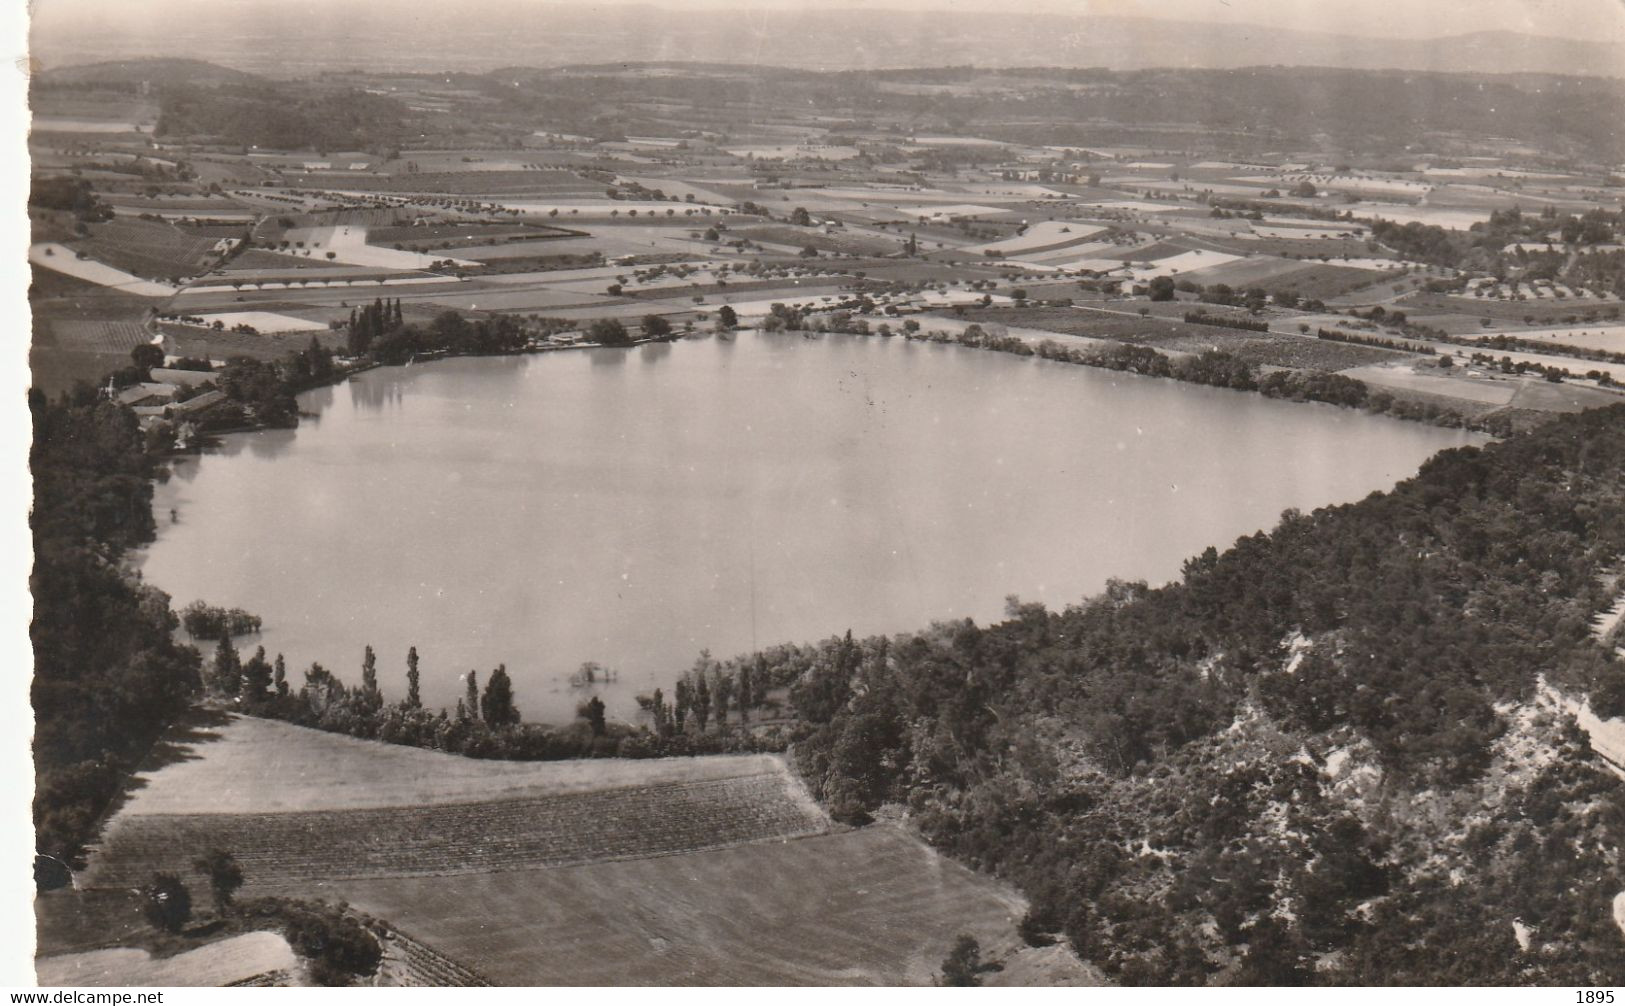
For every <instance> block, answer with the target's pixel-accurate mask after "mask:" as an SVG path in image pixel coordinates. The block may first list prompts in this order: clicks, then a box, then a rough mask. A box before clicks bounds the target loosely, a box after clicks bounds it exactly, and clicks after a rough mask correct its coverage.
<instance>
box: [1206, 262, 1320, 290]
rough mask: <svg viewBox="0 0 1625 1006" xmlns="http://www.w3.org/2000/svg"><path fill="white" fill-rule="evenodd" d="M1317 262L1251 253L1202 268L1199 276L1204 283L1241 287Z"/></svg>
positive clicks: (1298, 270)
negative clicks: (1234, 260)
mask: <svg viewBox="0 0 1625 1006" xmlns="http://www.w3.org/2000/svg"><path fill="white" fill-rule="evenodd" d="M1319 264H1321V263H1318V262H1304V261H1301V260H1298V259H1283V258H1278V257H1276V256H1271V255H1253V256H1250V257H1248V258H1244V259H1241V260H1239V261H1236V262H1226V263H1224V264H1223V265H1217V266H1210V267H1207V268H1204V269H1203V270H1202V271H1201V278H1202V280H1203V282H1204V283H1209V284H1211V283H1226V284H1229V285H1230V286H1232V287H1242V286H1249V285H1251V284H1254V283H1262V282H1265V281H1266V280H1272V279H1275V278H1276V277H1278V276H1286V275H1289V274H1291V273H1295V272H1300V271H1302V270H1304V269H1308V268H1312V267H1313V266H1315V265H1319Z"/></svg>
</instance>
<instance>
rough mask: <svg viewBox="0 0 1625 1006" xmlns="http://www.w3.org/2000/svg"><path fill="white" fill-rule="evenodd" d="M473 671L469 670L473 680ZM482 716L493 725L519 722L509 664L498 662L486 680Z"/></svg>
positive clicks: (481, 699)
mask: <svg viewBox="0 0 1625 1006" xmlns="http://www.w3.org/2000/svg"><path fill="white" fill-rule="evenodd" d="M473 680H474V678H473V672H472V671H471V672H469V681H470V682H472V681H473ZM480 718H481V719H483V720H485V722H486V723H488V724H490V725H491V726H493V727H502V726H508V725H510V724H514V723H518V722H519V710H518V709H517V708H515V706H514V704H513V682H512V681H510V680H508V665H507V664H498V665H497V669H496V670H494V671H492V672H491V677H490V678H489V679H487V680H486V682H485V694H484V695H483V696H481V697H480Z"/></svg>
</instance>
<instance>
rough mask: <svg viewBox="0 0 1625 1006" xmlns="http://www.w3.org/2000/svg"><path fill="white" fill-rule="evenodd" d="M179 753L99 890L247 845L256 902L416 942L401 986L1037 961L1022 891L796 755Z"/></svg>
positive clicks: (240, 729)
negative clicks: (289, 901)
mask: <svg viewBox="0 0 1625 1006" xmlns="http://www.w3.org/2000/svg"><path fill="white" fill-rule="evenodd" d="M159 762H161V763H162V764H161V765H159V764H155V766H154V767H153V768H152V769H151V770H149V771H145V772H142V773H141V774H140V778H141V781H142V785H141V786H140V787H139V789H137V791H136V792H135V793H134V794H133V796H132V798H131V799H130V801H129V803H128V804H126V805H125V807H124V808H123V809H122V810H120V811H119V812H118V814H116V815H115V816H114V817H113V818H112V820H110V821H109V822H108V824H107V825H106V827H105V829H104V832H103V837H102V839H101V841H100V842H99V843H98V845H97V847H96V848H95V849H94V850H93V851H92V853H91V855H90V857H89V863H88V868H87V869H86V870H85V871H84V873H83V874H82V875H81V876H80V877H79V881H78V882H79V886H80V887H81V889H82V891H83V892H84V896H86V897H96V896H98V895H99V894H100V893H101V892H107V893H109V894H110V893H112V892H114V891H122V890H127V889H129V888H131V887H135V886H139V885H140V884H142V883H143V882H145V881H146V880H147V879H148V878H150V877H151V876H152V874H153V873H154V872H155V871H160V870H168V871H174V872H177V873H179V874H181V875H182V876H183V877H184V878H186V879H187V880H188V881H189V882H190V884H191V886H192V887H193V889H194V890H196V889H203V888H206V886H207V885H206V879H205V878H203V877H201V876H199V875H197V874H196V872H195V870H194V868H193V867H192V865H191V859H192V858H193V857H194V856H195V855H196V851H195V850H199V849H210V848H221V849H227V850H230V851H231V852H232V853H233V855H234V856H235V857H236V859H237V860H238V862H239V863H240V864H241V865H242V867H243V871H244V873H245V875H246V878H247V881H248V883H247V886H246V888H245V891H244V893H245V894H246V895H257V894H281V895H294V896H305V897H308V896H311V895H321V896H324V897H327V898H331V899H342V900H345V901H348V902H349V903H350V904H352V905H354V906H356V907H357V908H359V909H361V910H362V911H365V912H367V913H368V914H370V915H373V916H375V917H377V918H380V919H383V920H385V921H386V922H387V924H389V925H390V926H392V927H394V928H398V929H399V931H400V932H401V933H402V934H403V936H404V937H405V938H404V939H403V941H402V942H400V943H399V944H398V945H395V946H393V947H392V949H391V954H392V963H386V968H385V971H386V975H387V976H389V977H388V980H391V981H399V982H401V983H404V984H425V983H435V982H437V981H444V982H455V983H460V984H461V983H473V982H476V981H491V982H496V983H499V984H555V983H557V984H583V983H594V982H598V981H610V980H612V976H615V975H619V976H620V977H619V979H618V980H619V981H621V982H628V981H630V982H632V983H635V984H689V983H707V984H738V983H747V984H749V983H789V984H816V983H829V982H833V981H842V982H858V983H875V984H893V983H898V982H923V981H929V980H930V976H931V974H932V970H933V969H934V968H935V967H936V966H937V964H938V963H939V962H940V960H941V958H942V955H943V953H944V952H945V948H946V947H947V946H948V945H949V944H950V943H951V942H952V940H953V938H954V937H955V935H956V934H957V933H960V932H973V933H976V934H977V935H978V936H979V937H981V938H982V939H983V943H984V946H986V947H988V948H990V949H996V950H998V951H1000V952H1003V953H1015V952H1016V951H1017V949H1018V943H1019V941H1017V940H1016V938H1015V933H1014V924H1015V921H1016V920H1017V919H1019V918H1020V915H1021V912H1022V911H1023V910H1024V906H1023V902H1022V900H1021V899H1020V898H1019V896H1017V895H1016V894H1015V893H1014V892H1012V891H1010V890H1009V889H1007V888H1005V887H1003V886H1002V885H1001V884H999V883H998V882H996V881H993V880H991V879H988V878H983V877H978V876H976V875H975V874H973V873H971V872H970V871H968V870H966V869H965V868H963V867H960V866H957V865H954V864H951V863H948V862H946V861H944V860H942V859H941V858H940V857H938V856H937V854H935V853H934V852H932V851H931V850H930V849H928V848H927V847H926V846H925V845H923V844H922V843H921V842H920V841H919V840H918V839H916V838H914V837H912V836H910V835H908V834H907V833H906V832H904V831H903V830H901V829H900V828H899V827H897V826H894V825H875V826H872V827H870V828H866V829H862V830H858V831H849V830H846V829H842V828H839V827H836V826H833V825H832V824H831V822H830V821H829V819H828V818H827V817H826V816H825V814H824V812H823V811H822V810H820V809H819V808H818V806H817V805H816V804H815V803H814V802H813V801H812V800H810V799H809V798H808V797H807V795H806V794H805V792H803V790H802V789H801V786H800V784H799V783H798V782H797V781H796V780H795V779H794V778H793V777H792V776H791V775H790V773H789V771H788V769H787V767H786V766H785V764H784V762H783V760H782V759H780V758H779V757H777V756H769V755H744V756H739V755H733V756H714V757H701V758H689V759H657V760H652V761H630V762H629V761H618V760H609V761H587V762H544V763H514V762H481V761H473V760H470V759H465V758H459V757H455V756H450V755H443V754H439V753H436V752H430V751H423V750H419V749H415V748H404V747H399V746H392V745H386V744H381V743H377V742H372V741H362V740H355V739H352V738H347V737H341V736H336V735H332V734H325V733H320V732H317V731H313V730H308V729H305V728H302V727H296V726H291V725H288V724H285V723H280V722H275V721H269V720H259V719H254V718H250V717H231V718H229V719H228V720H226V721H225V722H223V723H221V724H220V725H219V726H217V727H212V728H207V729H204V730H202V731H199V732H194V733H192V734H190V735H187V736H186V737H184V738H179V739H177V741H176V742H175V746H174V747H173V748H170V749H169V750H168V753H166V754H165V755H163V756H162V757H161V758H160V759H159ZM250 808H252V810H251V809H250ZM832 876H840V877H842V878H843V882H842V883H841V884H840V885H835V886H834V887H831V885H830V884H829V883H828V878H830V877H832ZM742 878H762V879H763V880H764V881H767V880H770V881H771V882H756V881H744V880H743V879H742ZM810 904H817V905H818V906H819V909H818V911H816V912H808V911H806V906H808V905H810ZM474 916H478V917H479V919H480V922H479V924H478V925H473V924H471V919H472V918H473V917H474ZM629 920H636V921H635V922H633V923H631V924H629ZM538 946H545V947H549V948H551V949H550V951H549V952H546V953H538V952H537V949H536V948H537V947H538ZM651 948H653V949H654V951H655V952H654V953H650V950H651Z"/></svg>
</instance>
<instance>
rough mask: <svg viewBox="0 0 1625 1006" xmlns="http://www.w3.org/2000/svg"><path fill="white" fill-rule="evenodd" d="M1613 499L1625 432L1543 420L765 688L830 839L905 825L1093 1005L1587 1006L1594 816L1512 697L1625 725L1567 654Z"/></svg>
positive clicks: (1584, 421) (1569, 759) (1603, 791)
mask: <svg viewBox="0 0 1625 1006" xmlns="http://www.w3.org/2000/svg"><path fill="white" fill-rule="evenodd" d="M1622 472H1625V406H1615V407H1612V408H1610V409H1607V410H1595V411H1591V412H1586V413H1582V414H1579V415H1575V416H1566V417H1563V418H1561V419H1558V420H1555V421H1553V422H1552V423H1550V424H1548V425H1547V426H1544V427H1542V428H1540V429H1538V430H1536V431H1534V432H1533V433H1529V434H1525V435H1522V436H1518V437H1514V438H1511V439H1509V440H1507V441H1505V442H1502V443H1498V444H1493V445H1491V446H1488V447H1485V448H1482V449H1480V448H1461V449H1454V450H1448V451H1445V452H1442V453H1441V454H1439V455H1437V456H1436V457H1435V458H1433V459H1432V460H1430V461H1429V462H1428V463H1427V464H1426V465H1425V466H1424V467H1423V468H1422V470H1421V472H1420V473H1419V474H1418V475H1417V476H1416V477H1414V478H1412V479H1410V480H1407V481H1406V482H1403V483H1401V484H1400V485H1399V486H1397V487H1396V488H1395V489H1394V490H1393V491H1392V492H1389V493H1379V494H1373V495H1372V496H1370V497H1369V498H1367V499H1365V500H1363V501H1361V502H1359V503H1355V504H1352V505H1347V506H1339V507H1330V508H1325V509H1322V510H1317V511H1315V512H1313V513H1310V514H1303V513H1297V512H1292V511H1289V512H1287V513H1286V514H1284V515H1283V517H1282V520H1281V523H1280V524H1279V525H1278V526H1277V527H1276V528H1275V529H1274V531H1272V532H1270V533H1268V534H1265V533H1262V532H1261V533H1259V534H1256V535H1253V536H1249V537H1244V538H1242V539H1240V540H1238V541H1237V542H1236V543H1235V544H1234V546H1232V547H1231V548H1229V549H1227V550H1225V551H1223V552H1222V553H1221V552H1219V551H1218V550H1217V549H1214V548H1210V549H1208V550H1207V551H1206V552H1204V553H1203V554H1202V555H1200V556H1196V557H1193V558H1192V559H1191V560H1189V561H1188V562H1187V563H1186V566H1185V571H1184V575H1183V577H1182V579H1181V580H1180V581H1179V582H1177V583H1174V584H1171V585H1169V586H1166V587H1162V588H1156V589H1153V588H1150V587H1148V586H1147V585H1146V584H1144V583H1123V582H1114V583H1113V584H1111V585H1110V587H1109V589H1108V590H1107V591H1106V592H1105V593H1104V594H1102V595H1100V596H1098V597H1095V598H1091V599H1089V600H1087V601H1085V602H1083V603H1081V604H1079V605H1076V606H1068V607H1067V608H1066V609H1065V610H1063V611H1059V612H1054V611H1047V610H1045V609H1044V608H1043V607H1042V606H1040V605H1034V604H1022V603H1021V602H1020V601H1019V600H1017V599H1014V598H1012V599H1011V601H1010V605H1009V618H1008V620H1007V621H1005V622H1003V623H1000V624H997V625H993V626H988V627H980V626H977V625H974V624H972V623H970V622H968V621H965V622H952V623H944V624H938V625H934V626H932V627H931V628H930V629H929V630H927V631H924V632H920V633H916V634H912V635H907V636H900V637H894V638H890V639H886V638H874V639H868V640H860V641H854V640H853V639H852V638H851V636H850V634H848V635H847V636H846V637H845V638H843V639H831V640H829V641H828V642H826V643H824V644H822V645H821V646H819V647H816V648H806V649H804V650H801V651H798V652H797V653H796V657H795V659H794V660H781V659H775V658H772V657H770V658H769V659H767V660H766V661H765V662H764V667H763V671H762V676H763V679H764V680H768V681H774V682H787V683H788V684H789V686H790V688H791V699H792V702H793V704H794V707H795V710H796V713H797V715H798V716H799V717H800V719H801V725H800V727H799V728H798V730H797V732H796V733H795V735H794V737H793V748H792V750H793V751H794V753H795V756H796V759H797V763H798V768H799V769H800V770H801V772H802V773H803V776H804V778H806V779H807V780H808V783H809V785H810V786H811V787H812V789H813V791H814V792H815V794H816V795H817V796H818V797H819V798H820V799H821V800H823V801H824V802H825V803H826V804H827V805H828V806H830V807H831V808H832V810H833V812H834V813H836V814H837V815H838V816H839V817H841V818H843V819H845V820H848V821H851V822H854V823H862V822H864V821H866V820H868V819H869V818H870V816H871V815H873V814H876V813H878V812H880V810H881V808H882V807H884V806H887V805H901V806H904V807H906V808H907V809H908V811H909V813H910V816H911V818H912V819H913V820H914V822H915V823H916V824H917V825H918V826H919V827H920V829H921V830H922V831H923V832H924V834H925V835H926V836H927V837H928V838H929V839H930V840H931V841H932V842H933V843H934V844H935V845H937V846H938V847H939V848H941V849H943V850H944V851H946V852H948V853H951V854H952V855H954V856H956V857H958V858H960V859H962V860H965V861H967V862H970V863H973V864H975V865H977V866H978V867H980V868H982V869H986V870H989V871H991V872H994V873H997V874H999V875H1001V876H1003V877H1006V878H1007V879H1009V880H1011V881H1013V882H1015V883H1016V884H1018V885H1019V886H1020V887H1022V889H1023V890H1024V891H1025V892H1026V893H1027V894H1028V896H1029V897H1030V898H1031V900H1032V910H1031V912H1030V914H1029V915H1028V917H1027V919H1026V920H1025V921H1024V923H1023V931H1024V934H1025V935H1026V936H1027V937H1028V939H1029V940H1030V941H1031V942H1033V943H1035V944H1043V943H1045V942H1050V941H1053V940H1055V939H1056V938H1058V937H1059V936H1061V935H1064V936H1066V937H1067V938H1068V939H1070V941H1071V943H1072V945H1073V947H1074V948H1075V949H1076V950H1077V951H1078V953H1079V954H1080V956H1082V957H1084V958H1085V959H1088V960H1091V961H1093V962H1094V963H1096V964H1098V965H1100V966H1101V967H1102V968H1104V969H1105V970H1106V972H1107V973H1108V974H1109V975H1110V976H1111V977H1112V978H1113V979H1114V980H1116V981H1120V982H1125V983H1130V984H1139V983H1176V984H1187V983H1188V984H1201V983H1207V982H1214V981H1217V982H1230V983H1237V984H1303V983H1328V984H1344V983H1346V984H1437V983H1447V984H1478V983H1507V984H1521V983H1539V984H1583V983H1591V982H1607V981H1609V980H1617V977H1615V978H1611V977H1610V976H1617V975H1619V974H1621V973H1625V970H1622V969H1625V940H1621V939H1620V933H1619V931H1618V927H1617V925H1616V924H1615V923H1614V921H1613V919H1612V917H1611V908H1610V901H1611V899H1612V898H1613V896H1614V895H1615V893H1617V892H1618V891H1620V890H1621V889H1622V887H1625V871H1622V869H1621V865H1620V858H1619V850H1620V844H1621V842H1622V841H1625V795H1622V793H1621V790H1620V786H1619V780H1618V779H1617V778H1616V777H1615V776H1613V775H1611V774H1609V773H1608V772H1607V771H1605V770H1604V769H1603V768H1602V767H1600V766H1599V765H1598V763H1597V760H1596V758H1595V756H1593V755H1592V754H1591V753H1590V751H1589V749H1588V747H1587V745H1586V742H1585V739H1584V735H1583V734H1581V733H1579V732H1578V731H1577V729H1576V728H1575V727H1574V726H1573V724H1572V721H1571V720H1568V719H1567V718H1566V717H1563V716H1561V715H1557V714H1556V713H1553V712H1551V711H1549V710H1547V711H1544V712H1543V711H1542V710H1541V706H1540V704H1539V703H1538V702H1537V698H1538V696H1539V695H1540V694H1541V691H1542V687H1543V686H1546V685H1549V686H1551V687H1554V688H1557V689H1560V690H1561V691H1563V692H1564V693H1566V694H1588V695H1589V696H1590V697H1591V700H1592V703H1593V706H1594V708H1595V709H1596V710H1597V712H1598V713H1599V714H1600V715H1604V716H1608V715H1619V714H1621V713H1625V667H1622V666H1621V662H1620V661H1619V660H1618V659H1617V657H1615V656H1614V655H1613V653H1612V651H1611V650H1609V649H1606V648H1604V647H1603V646H1600V645H1598V644H1597V642H1596V641H1595V640H1593V639H1592V638H1591V636H1590V634H1589V631H1588V627H1589V621H1590V619H1591V617H1592V615H1593V614H1594V613H1595V612H1597V611H1600V610H1602V609H1604V608H1605V607H1607V606H1608V605H1609V604H1610V603H1611V602H1612V593H1611V591H1610V590H1609V589H1607V587H1606V586H1605V583H1609V582H1611V581H1609V580H1608V579H1607V576H1608V575H1609V574H1610V573H1612V572H1614V571H1615V570H1617V565H1616V564H1617V563H1618V562H1619V559H1620V556H1621V554H1622V552H1625V478H1622V476H1621V473H1622ZM747 659H749V658H747ZM1514 921H1516V922H1517V923H1518V925H1519V926H1522V927H1526V930H1527V933H1533V934H1534V935H1533V936H1527V933H1526V937H1525V938H1528V939H1529V940H1530V941H1531V942H1530V949H1528V950H1527V951H1525V950H1524V949H1523V948H1522V946H1521V944H1520V943H1519V938H1520V937H1519V933H1520V932H1525V930H1519V929H1517V928H1516V927H1514V925H1513V923H1514Z"/></svg>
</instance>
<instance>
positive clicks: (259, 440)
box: [243, 430, 299, 458]
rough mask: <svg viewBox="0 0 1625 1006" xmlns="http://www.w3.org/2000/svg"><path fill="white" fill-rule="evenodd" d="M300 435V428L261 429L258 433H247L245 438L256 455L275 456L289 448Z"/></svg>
mask: <svg viewBox="0 0 1625 1006" xmlns="http://www.w3.org/2000/svg"><path fill="white" fill-rule="evenodd" d="M298 435H299V431H298V430H261V431H260V432H258V433H245V434H244V435H243V440H245V441H246V442H247V445H248V452H249V453H250V454H252V455H253V456H254V457H256V458H274V457H276V456H277V455H278V454H281V453H282V452H283V451H285V450H287V449H288V445H290V444H292V443H293V441H294V438H295V437H297V436H298Z"/></svg>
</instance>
